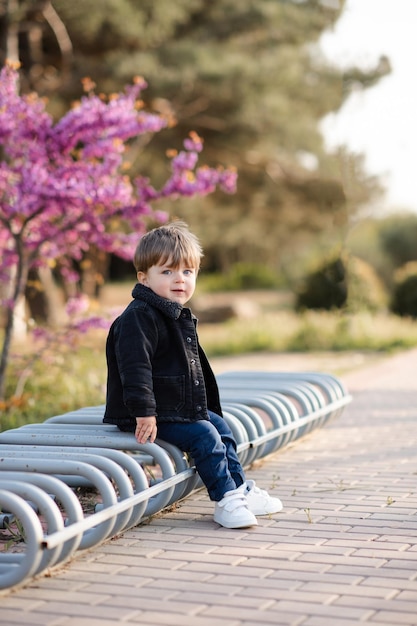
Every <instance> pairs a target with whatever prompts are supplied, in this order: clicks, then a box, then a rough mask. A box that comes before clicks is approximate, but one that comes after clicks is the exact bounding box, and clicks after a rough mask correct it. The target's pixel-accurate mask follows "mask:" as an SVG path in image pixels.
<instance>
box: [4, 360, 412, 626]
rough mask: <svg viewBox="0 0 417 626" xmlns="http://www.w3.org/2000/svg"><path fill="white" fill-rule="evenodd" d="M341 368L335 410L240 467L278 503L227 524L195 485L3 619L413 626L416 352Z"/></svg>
mask: <svg viewBox="0 0 417 626" xmlns="http://www.w3.org/2000/svg"><path fill="white" fill-rule="evenodd" d="M290 362H291V359H289V360H288V362H287V363H283V362H282V359H281V358H279V359H277V360H276V362H275V367H276V369H281V370H285V369H287V370H290V369H294V368H293V367H292V366H294V363H290ZM289 363H290V364H289ZM221 365H223V366H224V365H225V363H223V364H220V363H218V367H220V366H221ZM247 365H248V366H247V368H246V369H253V368H254V367H253V362H249V363H248V364H247ZM304 365H305V364H304ZM237 367H238V361H237V362H236V361H235V362H234V363H233V369H236V368H237ZM242 369H243V368H242ZM259 369H262V367H259ZM263 369H266V363H264V367H263ZM269 369H271V367H269ZM299 369H307V368H306V367H303V364H302V363H300V368H299ZM341 378H342V379H343V381H344V382H345V383H346V385H347V387H348V390H349V391H350V392H351V393H352V394H353V395H354V401H353V402H352V404H351V405H349V406H348V407H347V408H346V409H345V411H344V413H343V415H342V416H341V417H340V418H338V419H337V420H335V421H333V422H331V423H329V424H327V425H326V426H325V427H324V428H321V429H318V430H315V431H313V432H312V434H311V435H309V436H308V437H306V438H304V439H301V440H298V441H296V442H295V443H294V444H292V445H290V446H288V447H286V448H284V449H283V450H282V451H279V452H278V453H276V454H275V455H274V456H272V457H270V458H268V459H266V460H264V461H263V462H262V463H259V464H258V465H256V467H253V468H251V469H250V471H249V472H248V474H249V477H250V478H254V479H255V480H256V481H257V482H258V484H259V485H260V486H262V487H265V488H267V489H269V490H270V491H271V493H275V494H277V495H279V496H280V497H281V498H282V500H283V501H284V505H285V509H284V512H283V513H281V514H279V515H276V516H274V517H271V518H268V517H266V518H259V526H258V527H257V528H254V529H249V530H240V531H236V530H227V529H223V528H221V527H218V526H217V525H216V524H215V523H214V522H213V521H212V505H211V504H210V502H209V501H208V499H207V497H206V495H205V492H204V491H199V492H197V493H195V494H193V495H191V496H190V497H188V498H187V499H186V500H185V501H183V502H181V503H180V504H179V505H177V507H176V508H175V509H174V510H172V511H169V512H164V513H162V514H160V515H159V516H157V517H156V518H154V519H152V521H151V522H150V523H149V524H147V525H143V526H140V527H138V528H135V529H133V530H130V531H128V532H126V533H125V534H124V535H123V536H121V537H119V538H117V539H115V540H113V541H111V542H108V543H105V544H104V545H102V546H100V547H98V548H95V549H93V550H92V551H91V552H87V553H84V554H82V555H78V556H77V557H76V558H75V559H74V560H73V561H72V562H71V563H70V564H68V565H67V566H65V567H64V568H61V569H60V570H55V571H54V572H53V573H52V575H51V577H45V576H43V577H41V578H39V579H38V580H35V581H32V582H31V583H30V584H28V585H26V586H25V587H23V588H20V589H18V590H17V591H14V592H13V591H12V592H8V593H6V594H5V595H3V596H1V597H0V622H1V623H2V624H7V625H10V626H13V625H16V624H24V625H26V626H35V625H37V624H39V625H41V626H107V625H109V626H110V625H111V624H129V625H130V624H140V625H141V626H167V625H171V626H269V625H274V626H281V625H290V626H301V625H302V626H352V625H354V624H359V623H360V624H362V623H364V624H369V625H371V626H378V625H380V626H387V625H388V626H394V625H395V626H396V625H400V626H401V625H408V626H410V625H411V626H417V486H416V483H417V350H412V351H410V352H407V353H404V354H401V355H398V356H394V357H390V358H384V359H381V360H379V361H377V362H374V363H372V364H370V365H369V364H368V365H367V366H365V367H362V368H359V369H356V370H355V371H353V372H352V373H348V374H345V375H342V376H341Z"/></svg>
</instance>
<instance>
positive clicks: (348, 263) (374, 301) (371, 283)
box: [295, 254, 387, 311]
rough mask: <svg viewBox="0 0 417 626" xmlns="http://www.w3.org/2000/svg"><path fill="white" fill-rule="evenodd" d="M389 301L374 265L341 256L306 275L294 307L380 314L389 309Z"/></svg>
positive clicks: (344, 255) (347, 256)
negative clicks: (385, 308) (387, 307)
mask: <svg viewBox="0 0 417 626" xmlns="http://www.w3.org/2000/svg"><path fill="white" fill-rule="evenodd" d="M386 300H387V298H386V293H385V289H384V287H383V285H382V281H381V280H380V279H379V278H378V276H377V274H376V272H375V270H374V269H373V268H372V267H371V265H369V264H368V263H366V262H365V261H363V260H362V259H359V258H357V257H353V256H349V255H347V254H342V255H340V256H336V257H333V258H331V259H330V260H327V261H325V262H324V263H322V265H321V266H319V267H318V269H315V270H313V271H312V272H311V273H310V274H307V276H306V277H305V279H304V282H303V284H302V285H301V288H300V289H299V290H298V292H297V295H296V304H295V307H296V310H297V311H303V310H306V309H321V310H326V311H330V310H332V309H342V308H345V309H347V310H349V311H360V310H367V311H378V310H381V309H383V308H384V307H386Z"/></svg>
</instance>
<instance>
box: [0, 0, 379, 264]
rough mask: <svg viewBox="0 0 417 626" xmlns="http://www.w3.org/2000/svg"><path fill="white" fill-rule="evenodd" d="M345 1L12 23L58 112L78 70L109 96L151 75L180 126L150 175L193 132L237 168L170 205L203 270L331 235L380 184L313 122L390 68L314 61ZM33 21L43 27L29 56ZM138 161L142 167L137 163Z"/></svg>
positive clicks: (238, 2) (160, 107) (76, 14)
mask: <svg viewBox="0 0 417 626" xmlns="http://www.w3.org/2000/svg"><path fill="white" fill-rule="evenodd" d="M343 5H344V2H343V1H342V0H341V1H340V2H324V1H322V0H304V1H303V2H299V1H295V0H176V1H175V2H172V0H158V1H157V2H155V0H141V2H140V3H138V2H137V0H102V2H100V6H99V7H98V5H97V2H95V0H72V1H71V2H68V1H67V0H54V1H53V2H52V3H51V2H46V1H41V0H36V1H34V0H32V1H29V0H21V1H20V2H19V11H20V14H19V15H20V17H19V16H17V17H16V19H17V21H18V23H19V24H22V25H23V24H25V28H23V26H22V29H21V34H20V35H21V36H20V41H21V44H20V46H21V57H22V60H23V61H24V70H25V76H26V81H27V85H28V86H29V85H30V86H31V87H35V88H36V89H37V90H38V91H39V92H40V93H44V94H47V95H49V96H50V97H51V100H50V105H49V108H50V110H51V111H52V112H53V113H55V114H56V115H58V114H62V112H63V110H65V109H66V107H67V103H68V101H69V100H71V99H72V98H74V97H76V96H77V94H78V90H79V83H80V80H81V78H82V77H84V76H85V75H89V76H91V77H93V78H94V81H95V82H97V85H98V89H99V90H103V91H105V92H110V91H112V90H116V91H117V90H119V89H120V88H121V86H122V85H123V84H125V83H126V82H129V81H130V80H131V77H132V76H134V75H136V74H137V73H138V72H139V73H140V74H142V75H144V76H145V77H146V79H147V80H148V82H149V89H148V90H147V94H146V101H147V105H149V106H150V107H152V108H153V109H154V110H155V111H157V112H161V113H164V114H165V115H166V116H168V117H170V119H172V120H174V119H175V120H176V124H175V125H173V126H172V127H171V128H170V129H169V131H167V132H166V133H163V134H158V136H156V137H155V138H154V139H153V141H152V142H151V144H150V145H149V150H148V152H147V153H148V155H149V158H148V161H147V163H146V169H145V173H146V174H149V175H152V177H154V178H155V179H156V180H158V179H163V178H164V176H165V173H166V172H165V168H164V165H163V164H161V159H160V155H161V153H163V152H164V151H165V150H166V149H167V148H168V147H172V146H177V147H179V146H180V142H181V141H182V137H183V136H184V135H186V134H187V133H188V131H189V130H190V129H195V130H196V131H197V132H198V133H199V135H200V136H202V137H204V140H205V155H206V158H207V160H208V162H209V163H217V162H222V163H226V164H233V165H235V166H236V167H237V169H238V171H239V174H240V176H239V185H238V190H237V194H236V195H234V196H233V198H226V197H223V196H219V195H217V194H214V195H213V196H210V197H209V198H207V199H205V200H204V202H203V201H200V200H199V202H198V206H197V205H192V204H189V203H187V205H183V204H181V203H179V204H178V205H177V206H176V207H175V212H176V214H178V215H179V216H180V217H184V218H185V219H187V221H188V222H189V223H190V225H191V226H192V228H193V229H195V230H196V231H197V233H198V234H199V235H200V236H201V238H202V239H203V244H204V248H205V251H206V257H205V260H206V267H207V268H208V269H213V270H222V269H223V270H225V269H227V268H228V267H229V266H230V265H232V264H233V263H235V262H236V261H249V262H263V263H268V264H269V265H270V266H272V267H275V268H279V267H280V266H282V264H283V262H284V261H285V259H286V258H287V257H292V256H294V254H296V253H297V250H298V249H303V248H304V247H305V245H306V243H307V242H308V241H309V237H311V236H315V235H316V234H317V233H323V232H324V233H326V236H327V238H328V239H331V238H332V239H334V237H335V236H340V232H341V231H343V229H344V227H345V226H346V223H347V221H348V219H349V217H351V215H352V214H354V213H355V212H356V211H357V209H358V207H360V206H361V205H362V204H363V203H364V202H366V201H368V200H369V198H370V197H371V196H372V195H373V194H374V193H375V192H376V190H377V185H376V181H375V180H373V179H371V178H369V177H367V176H366V173H365V172H364V170H363V163H362V162H361V159H360V158H358V157H355V156H354V155H348V154H346V153H343V152H342V153H340V154H338V155H329V154H327V153H326V151H325V150H324V147H323V142H322V136H321V133H320V130H319V121H320V120H321V118H322V117H323V116H324V115H326V114H327V113H329V112H330V111H336V110H338V109H339V108H340V106H341V105H342V104H343V102H344V101H345V99H346V98H347V97H348V95H349V93H350V92H351V90H352V88H355V89H357V88H358V86H361V85H362V86H364V87H367V86H369V85H372V84H373V83H374V82H376V81H377V80H378V79H379V78H380V77H381V76H383V75H384V74H385V73H386V72H387V71H388V70H389V66H388V64H387V63H380V64H378V65H377V67H375V68H374V69H373V70H369V71H363V70H359V69H357V68H349V69H347V70H344V71H341V70H340V69H338V68H336V67H334V66H332V64H331V63H329V62H328V61H326V60H325V59H323V57H322V55H321V54H320V52H319V48H318V41H319V38H320V36H321V34H322V33H323V32H324V31H325V30H326V29H328V28H331V27H332V25H333V24H334V23H335V22H336V20H337V19H338V18H339V16H340V15H341V13H342V11H343ZM48 7H49V9H50V7H53V9H54V11H55V14H54V16H53V15H52V14H51V11H50V10H49V12H48V10H47V9H48ZM52 17H54V19H52ZM0 26H1V25H0ZM34 28H37V29H38V31H39V30H40V31H41V34H42V45H41V46H38V48H37V49H36V50H35V49H34V44H33V41H34V40H36V38H34V37H30V36H29V34H30V33H31V30H32V29H34ZM68 42H70V43H71V46H69V45H68ZM39 57H41V58H39ZM135 165H136V166H137V167H138V169H140V171H141V172H143V163H142V162H140V163H138V164H135V163H134V164H133V166H135ZM358 191H360V193H357V192H358ZM167 208H168V210H170V207H167Z"/></svg>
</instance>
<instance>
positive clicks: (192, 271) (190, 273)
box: [184, 270, 194, 276]
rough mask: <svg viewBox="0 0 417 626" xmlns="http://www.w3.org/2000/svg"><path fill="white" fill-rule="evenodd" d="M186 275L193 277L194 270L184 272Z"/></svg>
mask: <svg viewBox="0 0 417 626" xmlns="http://www.w3.org/2000/svg"><path fill="white" fill-rule="evenodd" d="M184 274H185V275H186V276H192V274H194V270H184Z"/></svg>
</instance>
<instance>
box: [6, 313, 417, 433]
mask: <svg viewBox="0 0 417 626" xmlns="http://www.w3.org/2000/svg"><path fill="white" fill-rule="evenodd" d="M262 311H264V312H262V313H260V314H259V315H257V316H256V317H255V318H249V319H233V320H230V321H228V322H225V323H223V324H205V325H200V327H199V336H200V341H201V343H202V345H203V346H204V348H205V350H206V352H207V354H208V355H209V357H214V356H232V355H234V356H236V355H239V354H245V353H254V352H258V353H260V352H268V353H274V352H275V353H277V352H278V353H279V352H308V353H311V352H329V351H334V352H336V351H337V352H340V351H352V350H354V351H362V352H364V351H366V352H392V351H394V350H399V349H406V348H410V347H413V346H416V345H417V322H416V321H412V320H409V319H404V318H399V317H395V316H393V315H388V314H379V315H371V314H369V313H355V314H351V315H348V314H341V313H338V312H335V313H329V312H313V311H309V312H306V313H304V314H302V315H297V314H295V313H293V312H292V311H291V310H289V309H288V308H284V309H279V310H277V309H276V310H271V309H270V307H269V306H264V307H263V308H262ZM105 335H106V334H105V333H104V332H102V331H100V332H97V331H96V332H95V333H93V334H91V335H89V336H88V337H86V336H82V337H80V339H79V344H78V346H63V345H60V347H59V349H58V348H54V349H53V350H50V351H49V352H48V353H46V354H44V355H43V357H42V361H40V360H37V361H35V362H34V364H33V365H32V366H31V367H29V368H28V370H27V374H28V378H27V380H26V382H25V385H24V389H23V393H22V394H21V395H20V394H19V397H16V394H15V389H16V385H17V383H18V380H19V377H20V376H21V374H22V372H23V370H24V363H27V362H28V359H29V358H30V356H31V354H33V353H34V352H35V353H36V347H34V348H33V349H32V350H30V349H28V347H27V343H25V346H21V347H20V349H19V346H15V347H14V352H15V353H16V356H15V357H14V358H13V359H12V360H11V365H10V368H9V373H8V374H9V375H8V387H7V395H6V401H5V402H3V403H1V402H0V415H1V423H0V429H1V430H6V429H9V428H15V427H17V426H20V425H23V424H26V423H30V422H40V421H43V420H44V419H46V418H48V417H51V416H53V415H57V414H60V413H64V412H66V411H71V410H74V409H77V408H80V407H82V406H90V405H97V404H103V403H104V402H105V383H106V363H105V356H104V346H105Z"/></svg>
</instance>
